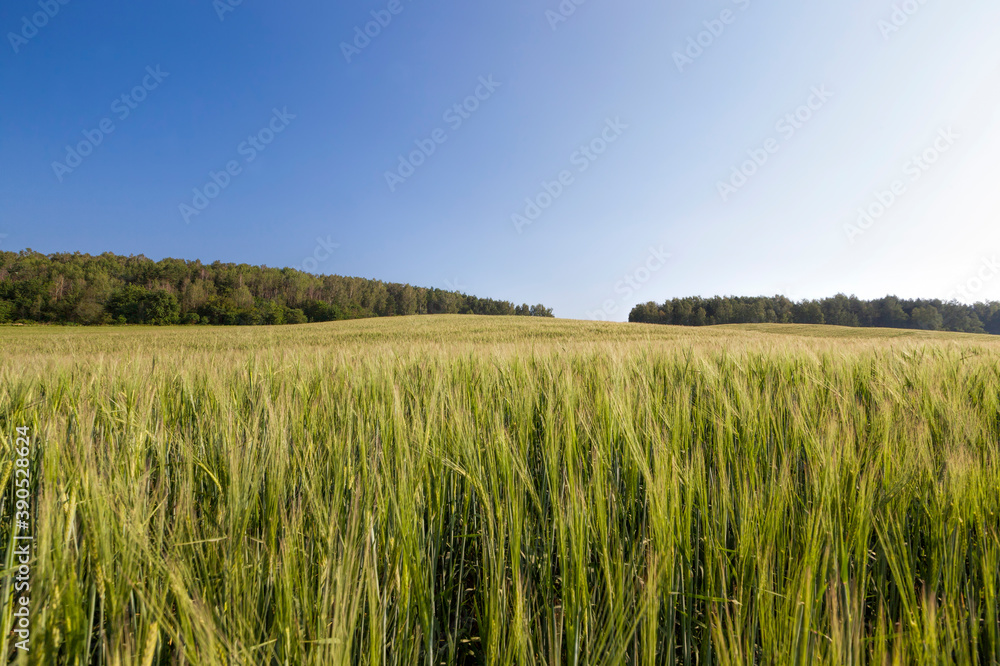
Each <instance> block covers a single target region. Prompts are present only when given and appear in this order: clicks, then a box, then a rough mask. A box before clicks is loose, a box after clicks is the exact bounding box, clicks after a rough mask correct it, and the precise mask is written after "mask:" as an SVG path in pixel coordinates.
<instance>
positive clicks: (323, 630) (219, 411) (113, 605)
mask: <svg viewBox="0 0 1000 666" xmlns="http://www.w3.org/2000/svg"><path fill="white" fill-rule="evenodd" d="M0 351H2V354H0V432H2V433H3V442H4V455H3V457H2V462H0V482H2V484H3V485H2V487H3V489H4V494H3V499H2V500H0V521H2V523H0V539H2V541H3V543H4V544H5V548H6V559H5V566H4V577H3V580H2V583H0V584H2V590H3V595H2V596H0V603H2V606H0V610H2V616H3V621H4V631H5V634H4V636H3V638H2V641H3V645H2V650H3V653H4V655H5V657H4V658H5V659H6V655H14V654H15V650H14V648H13V641H14V640H16V638H15V637H14V636H12V635H11V634H9V633H6V632H7V628H8V627H10V626H11V622H12V613H13V610H14V608H15V605H14V604H15V601H14V599H15V595H14V593H13V588H12V586H13V572H14V571H15V568H16V566H15V561H14V558H13V552H14V548H15V541H14V538H13V534H14V530H13V520H12V516H13V502H14V496H15V495H14V470H15V465H14V459H15V454H14V449H15V444H14V442H15V437H16V429H17V428H19V427H25V428H29V429H30V432H31V433H32V445H31V454H30V475H31V498H32V499H31V502H32V529H33V534H34V539H35V540H34V542H33V544H34V552H33V558H32V563H31V589H30V598H31V636H32V638H31V651H30V653H27V654H28V657H27V660H26V657H25V653H20V652H19V653H18V654H19V656H18V657H17V659H20V660H21V662H20V663H33V664H74V665H75V664H109V665H111V664H116V665H117V664H121V665H126V664H141V665H142V666H151V665H153V664H163V665H167V664H199V665H200V664H205V665H216V664H218V665H223V664H227V665H228V664H289V665H293V664H295V665H297V664H315V665H324V666H326V665H337V664H372V665H375V664H378V665H382V664H386V665H389V664H392V665H395V664H414V665H428V666H430V665H433V664H552V665H556V664H559V665H563V664H565V665H577V664H609V665H610V664H636V665H638V664H643V665H652V664H685V665H692V664H803V665H805V664H942V663H957V664H1000V619H998V606H1000V597H998V588H1000V341H995V340H994V339H993V338H989V337H986V336H973V335H961V334H930V333H920V332H916V331H884V330H854V329H837V328H831V327H819V326H817V327H810V326H798V327H789V326H778V325H772V326H732V327H719V328H707V329H678V328H673V327H657V326H644V325H626V324H601V323H585V322H573V321H564V320H551V321H550V320H537V319H529V318H485V317H467V316H441V317H407V318H396V319H382V320H366V321H357V322H338V323H331V324H316V325H306V326H297V327H268V328H239V329H223V328H201V327H184V328H164V329H157V328H138V327H136V328H133V327H128V328H64V327H0Z"/></svg>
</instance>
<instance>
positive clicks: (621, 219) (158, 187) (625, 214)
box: [0, 0, 1000, 321]
mask: <svg viewBox="0 0 1000 666" xmlns="http://www.w3.org/2000/svg"><path fill="white" fill-rule="evenodd" d="M63 3H65V4H63ZM235 3H236V0H216V1H215V2H213V1H212V0H198V1H195V0H188V1H186V2H173V3H128V2H123V1H120V0H110V1H107V2H103V3H100V4H96V3H85V2H81V1H79V0H75V1H74V0H62V2H60V1H59V0H42V1H41V2H39V0H8V1H7V2H5V3H4V4H3V5H2V7H0V34H2V35H3V43H2V44H0V90H2V91H3V95H2V96H0V249H2V250H21V249H24V248H32V249H33V250H35V251H38V252H43V253H46V254H48V253H54V252H74V251H80V252H85V253H90V254H97V253H101V252H105V251H111V252H115V253H118V254H143V255H146V256H147V257H150V258H153V259H161V258H164V257H176V258H182V259H200V260H202V261H205V262H211V261H214V260H221V261H225V262H240V263H249V264H265V265H268V266H278V267H281V266H294V267H300V268H304V269H306V270H310V272H316V273H323V274H339V275H351V276H360V277H366V278H375V279H380V280H385V281H391V282H404V283H410V284H413V285H419V286H426V287H439V288H442V289H457V290H461V291H465V292H467V293H470V294H475V295H477V296H481V297H494V298H501V299H507V300H511V301H515V302H517V303H521V302H528V303H532V304H533V303H544V304H545V305H547V306H549V307H552V308H554V310H555V314H556V316H559V317H571V318H580V319H594V318H598V319H603V318H607V319H610V320H617V321H622V320H625V319H627V316H628V312H629V310H630V309H631V308H632V306H633V305H635V304H636V303H640V302H647V301H657V302H662V301H663V300H665V299H668V298H673V297H679V296H693V295H701V296H713V295H747V296H756V295H774V294H779V293H781V294H785V295H787V296H789V297H790V298H793V299H795V300H799V299H803V298H819V297H824V296H832V295H834V294H836V293H838V292H843V293H847V294H856V295H858V296H859V297H862V298H876V297H880V296H884V295H886V294H895V295H898V296H901V297H910V298H916V297H924V298H942V299H948V298H956V299H958V300H961V301H965V302H971V301H975V300H997V299H1000V265H997V264H996V263H994V257H995V253H996V254H1000V228H998V225H997V222H998V219H1000V216H998V212H1000V188H998V187H997V180H998V175H1000V165H998V156H1000V114H998V103H1000V40H998V39H997V38H996V35H997V26H998V25H1000V4H998V3H996V2H993V1H987V0H978V1H976V0H958V1H956V2H944V0H925V1H923V2H921V1H920V0H906V1H904V2H900V1H898V0H893V1H891V0H876V1H874V2H873V1H872V0H863V1H862V0H845V1H843V2H837V3H802V2H792V1H790V0H779V1H777V2H772V3H764V2H761V1H759V0H739V1H737V2H734V1H732V0H714V1H712V2H697V3H696V2H690V1H688V2H681V3H665V2H652V1H647V0H635V1H628V2H609V1H608V0H586V1H582V2H581V0H576V2H574V1H573V0H564V1H563V2H559V1H558V0H549V1H540V2H539V1H532V2H528V1H524V0H509V1H507V2H502V3H501V2H493V3H459V2H448V3H431V2H422V1H421V0H379V1H375V2H356V3H329V4H328V3H319V2H288V3H281V4H278V3H263V2H249V1H244V2H242V3H240V4H238V5H237V4H235ZM576 3H580V4H576ZM366 32H367V34H366Z"/></svg>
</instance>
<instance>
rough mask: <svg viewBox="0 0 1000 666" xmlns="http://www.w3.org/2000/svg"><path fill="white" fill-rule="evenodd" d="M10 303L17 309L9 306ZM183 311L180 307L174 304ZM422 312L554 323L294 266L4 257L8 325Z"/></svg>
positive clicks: (436, 293)
mask: <svg viewBox="0 0 1000 666" xmlns="http://www.w3.org/2000/svg"><path fill="white" fill-rule="evenodd" d="M5 304H9V305H5ZM175 304H176V307H175ZM416 314H490V315H524V316H542V317H551V316H552V311H551V310H549V309H547V308H545V307H544V306H541V305H536V306H531V307H528V306H527V305H524V306H515V305H514V304H513V303H510V302H508V301H497V300H493V299H488V298H487V299H482V298H476V297H475V296H468V295H466V294H459V293H455V292H445V291H441V290H439V289H423V288H420V287H413V286H411V285H404V284H393V283H385V282H380V281H378V280H364V279H361V278H350V277H341V276H337V275H327V276H317V275H310V274H307V273H302V272H299V271H296V270H293V269H289V268H283V269H278V268H267V267H264V266H248V265H246V264H223V263H221V262H215V263H212V264H209V265H204V264H202V263H201V262H198V261H181V260H178V259H164V260H162V261H152V260H150V259H147V258H146V257H143V256H141V255H140V256H137V257H133V256H129V257H122V256H118V255H114V254H111V253H105V254H102V255H100V256H96V257H94V256H90V255H87V254H80V253H73V254H53V255H49V256H45V255H42V254H39V253H37V252H32V251H31V250H25V251H23V252H19V253H14V252H0V323H4V322H5V321H13V320H24V321H35V322H43V323H64V324H71V323H72V324H86V325H93V324H108V323H129V324H171V323H177V322H183V323H185V324H196V323H203V324H214V325H230V326H236V325H279V324H299V323H306V322H323V321H336V320H343V319H362V318H368V317H390V316H399V315H416Z"/></svg>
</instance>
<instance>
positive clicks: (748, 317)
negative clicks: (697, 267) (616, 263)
mask: <svg viewBox="0 0 1000 666" xmlns="http://www.w3.org/2000/svg"><path fill="white" fill-rule="evenodd" d="M629 321H630V322H638V323H645V324H670V325H674V326H714V325H717V324H830V325H833V326H856V327H880V328H913V329H922V330H928V331H958V332H963V333H992V334H1000V303H997V302H985V303H974V304H972V305H965V304H962V303H958V302H956V301H941V300H938V299H933V300H924V299H916V300H905V299H900V298H896V297H895V296H886V297H885V298H880V299H877V300H873V301H864V300H861V299H858V298H856V297H855V296H845V295H844V294H837V295H836V296H834V297H832V298H824V299H820V300H815V301H810V300H804V301H800V302H797V303H796V302H793V301H791V300H789V299H788V298H785V297H784V296H773V297H767V296H760V297H736V296H716V297H714V298H701V297H698V296H693V297H689V298H675V299H672V300H669V301H666V302H665V303H663V304H660V305H657V304H656V303H653V302H650V303H645V304H642V305H637V306H635V308H633V309H632V312H631V313H630V314H629Z"/></svg>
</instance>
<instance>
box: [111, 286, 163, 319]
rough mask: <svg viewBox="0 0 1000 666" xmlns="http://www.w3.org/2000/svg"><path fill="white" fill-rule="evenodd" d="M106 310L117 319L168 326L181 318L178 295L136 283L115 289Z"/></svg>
mask: <svg viewBox="0 0 1000 666" xmlns="http://www.w3.org/2000/svg"><path fill="white" fill-rule="evenodd" d="M105 310H106V311H107V313H108V315H110V316H111V317H112V318H113V320H115V321H124V322H125V323H127V324H151V325H154V326H167V325H170V324H176V323H177V322H178V321H179V320H180V304H179V303H178V302H177V297H176V296H174V295H173V294H171V293H168V292H166V291H163V290H160V289H158V290H155V291H149V290H148V289H143V288H142V287H139V286H136V285H134V284H129V285H125V286H124V287H122V288H121V289H119V290H117V291H115V292H114V293H113V294H112V295H111V298H109V299H108V302H107V303H106V304H105Z"/></svg>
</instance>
